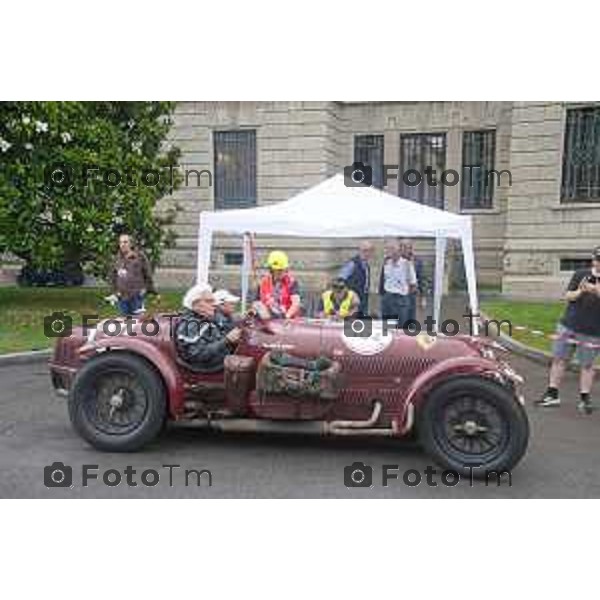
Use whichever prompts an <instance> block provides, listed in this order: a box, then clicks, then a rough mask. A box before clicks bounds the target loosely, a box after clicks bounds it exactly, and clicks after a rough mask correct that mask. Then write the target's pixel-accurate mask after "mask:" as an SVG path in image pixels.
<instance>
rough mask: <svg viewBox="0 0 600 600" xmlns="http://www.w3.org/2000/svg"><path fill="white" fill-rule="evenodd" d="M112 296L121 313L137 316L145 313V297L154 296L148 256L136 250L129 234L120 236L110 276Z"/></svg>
mask: <svg viewBox="0 0 600 600" xmlns="http://www.w3.org/2000/svg"><path fill="white" fill-rule="evenodd" d="M109 283H110V286H111V288H112V294H113V296H111V297H114V298H116V304H117V307H118V309H119V312H120V313H121V314H122V315H124V316H127V315H137V314H139V313H142V312H144V297H145V295H146V294H154V293H156V292H155V289H154V283H153V281H152V270H151V268H150V262H149V261H148V259H147V258H146V255H145V254H144V253H143V252H142V251H141V250H139V249H137V248H134V247H133V244H132V241H131V237H130V236H129V234H127V233H123V234H121V235H120V236H119V250H118V252H117V255H116V257H115V259H114V262H113V266H112V269H111V271H110V274H109Z"/></svg>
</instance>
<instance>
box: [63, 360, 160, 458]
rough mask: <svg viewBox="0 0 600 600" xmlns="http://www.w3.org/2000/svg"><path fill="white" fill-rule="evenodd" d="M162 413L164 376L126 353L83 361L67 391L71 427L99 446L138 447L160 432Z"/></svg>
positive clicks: (112, 448)
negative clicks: (83, 363)
mask: <svg viewBox="0 0 600 600" xmlns="http://www.w3.org/2000/svg"><path fill="white" fill-rule="evenodd" d="M166 416H167V406H166V391H165V386H164V384H163V381H162V378H161V377H160V375H159V374H158V372H157V371H156V370H155V369H154V367H152V366H151V365H150V364H149V363H148V362H147V361H146V360H145V359H143V358H140V357H138V356H135V355H133V354H129V353H125V352H118V351H117V352H107V353H105V354H101V355H99V356H98V357H96V358H93V359H92V360H90V361H89V362H87V363H86V364H85V365H84V366H83V367H82V369H81V370H80V371H79V373H78V374H77V376H76V377H75V381H74V382H73V387H72V389H71V393H70V395H69V417H70V419H71V422H72V423H73V426H74V428H75V430H76V431H77V433H79V435H81V437H82V438H83V439H85V440H86V441H87V442H89V443H90V444H91V445H92V446H93V447H94V448H97V449H98V450H104V451H108V452H133V451H135V450H139V449H140V448H142V447H143V446H144V445H145V444H147V443H148V442H150V441H151V440H153V439H154V438H155V437H156V436H157V435H158V434H159V432H160V431H161V429H162V427H163V424H164V422H165V418H166Z"/></svg>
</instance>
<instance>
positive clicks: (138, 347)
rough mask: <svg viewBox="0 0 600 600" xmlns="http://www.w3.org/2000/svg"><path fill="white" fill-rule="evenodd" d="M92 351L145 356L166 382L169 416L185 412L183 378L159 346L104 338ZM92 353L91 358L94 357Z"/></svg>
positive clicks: (139, 341)
mask: <svg viewBox="0 0 600 600" xmlns="http://www.w3.org/2000/svg"><path fill="white" fill-rule="evenodd" d="M90 350H91V351H92V352H93V353H95V354H98V353H100V352H130V353H131V354H137V355H139V356H143V357H144V358H145V359H146V360H147V361H148V362H149V363H150V364H152V366H153V367H154V368H155V369H156V370H157V371H158V373H159V374H160V375H161V377H162V378H163V381H164V382H165V389H166V392H167V404H168V410H169V415H170V416H171V417H172V418H173V419H176V418H177V415H179V414H180V413H181V412H182V411H183V400H184V385H183V378H182V377H181V375H180V374H179V371H178V369H177V365H176V364H175V363H174V362H173V361H172V360H171V359H170V358H169V357H168V356H166V355H165V354H164V353H162V352H161V351H160V350H159V348H158V347H157V346H155V345H154V344H149V343H148V342H144V341H143V340H141V339H136V338H134V337H128V338H127V345H126V346H124V345H120V344H119V343H118V341H117V340H116V338H103V339H101V340H98V341H95V342H94V346H93V348H90ZM92 352H90V356H93V355H94V354H92Z"/></svg>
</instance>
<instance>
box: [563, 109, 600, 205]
mask: <svg viewBox="0 0 600 600" xmlns="http://www.w3.org/2000/svg"><path fill="white" fill-rule="evenodd" d="M598 200H600V106H593V107H586V108H572V109H568V110H567V126H566V129H565V144H564V152H563V167H562V186H561V201H562V202H597V201H598Z"/></svg>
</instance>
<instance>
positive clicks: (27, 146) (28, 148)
mask: <svg viewBox="0 0 600 600" xmlns="http://www.w3.org/2000/svg"><path fill="white" fill-rule="evenodd" d="M23 148H25V150H33V144H32V143H31V142H27V143H26V144H24V145H23Z"/></svg>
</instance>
